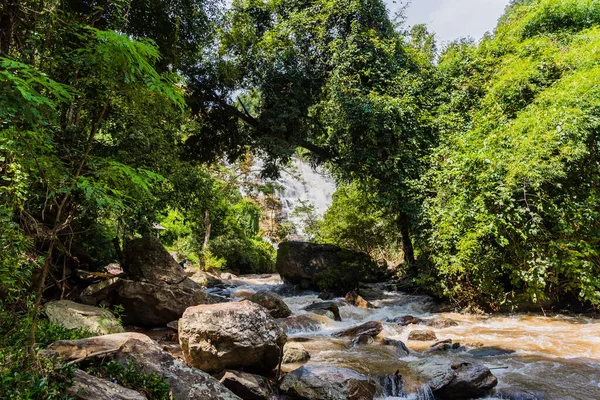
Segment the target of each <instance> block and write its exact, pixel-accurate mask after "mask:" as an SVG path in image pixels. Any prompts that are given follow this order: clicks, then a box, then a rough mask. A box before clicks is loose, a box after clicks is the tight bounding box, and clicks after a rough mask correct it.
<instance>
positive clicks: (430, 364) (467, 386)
mask: <svg viewBox="0 0 600 400" xmlns="http://www.w3.org/2000/svg"><path fill="white" fill-rule="evenodd" d="M408 367H409V368H410V369H411V370H412V372H413V373H414V374H416V375H417V376H419V377H421V378H425V379H426V381H427V384H428V385H429V387H430V388H431V390H432V392H433V393H434V394H435V395H436V397H439V398H440V399H444V400H446V399H448V400H453V399H469V398H473V397H480V396H483V395H485V394H487V393H489V392H490V390H491V389H493V388H494V387H495V386H496V385H497V384H498V380H497V379H496V377H495V376H494V375H493V374H492V373H491V371H490V370H489V368H487V367H486V366H484V365H483V364H471V363H456V364H452V363H451V362H450V361H449V360H446V359H441V358H428V359H425V360H420V361H415V362H410V363H408Z"/></svg>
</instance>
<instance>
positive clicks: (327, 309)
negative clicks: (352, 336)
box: [304, 301, 342, 321]
mask: <svg viewBox="0 0 600 400" xmlns="http://www.w3.org/2000/svg"><path fill="white" fill-rule="evenodd" d="M304 310H305V311H310V312H313V313H315V314H319V315H325V316H327V317H330V318H331V319H333V320H335V321H341V320H342V317H341V316H340V308H339V307H338V305H337V304H336V303H335V302H333V301H323V302H320V303H319V302H316V303H312V304H309V305H308V306H306V307H304Z"/></svg>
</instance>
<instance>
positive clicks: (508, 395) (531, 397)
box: [494, 388, 546, 400]
mask: <svg viewBox="0 0 600 400" xmlns="http://www.w3.org/2000/svg"><path fill="white" fill-rule="evenodd" d="M494 395H495V396H496V397H498V398H500V399H504V400H545V399H546V395H545V394H544V393H542V392H539V391H537V390H522V389H510V388H503V389H496V391H495V392H494Z"/></svg>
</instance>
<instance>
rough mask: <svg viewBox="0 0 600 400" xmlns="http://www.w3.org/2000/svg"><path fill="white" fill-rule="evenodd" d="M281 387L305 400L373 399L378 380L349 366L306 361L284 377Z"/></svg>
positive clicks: (291, 394)
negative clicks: (340, 366)
mask: <svg viewBox="0 0 600 400" xmlns="http://www.w3.org/2000/svg"><path fill="white" fill-rule="evenodd" d="M280 388H281V390H283V391H284V392H287V393H288V394H289V395H290V396H295V397H294V398H300V399H304V400H313V399H319V400H372V399H373V397H374V396H375V391H376V387H375V382H374V381H373V380H372V379H370V378H369V377H368V376H365V375H362V374H359V373H358V372H356V371H353V370H351V369H348V368H338V367H330V366H317V365H310V366H309V365H303V366H302V367H300V368H298V369H295V370H294V371H292V372H290V373H289V374H287V375H286V376H285V378H283V381H282V382H281V385H280Z"/></svg>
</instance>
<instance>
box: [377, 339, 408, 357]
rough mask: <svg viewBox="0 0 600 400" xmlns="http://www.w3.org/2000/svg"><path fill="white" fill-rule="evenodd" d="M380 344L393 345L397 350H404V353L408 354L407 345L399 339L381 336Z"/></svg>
mask: <svg viewBox="0 0 600 400" xmlns="http://www.w3.org/2000/svg"><path fill="white" fill-rule="evenodd" d="M381 344H382V345H384V346H394V347H395V348H396V349H397V350H400V351H402V352H404V355H406V356H407V355H409V354H410V350H408V347H406V345H405V344H404V342H403V341H401V340H395V339H390V338H383V339H382V340H381Z"/></svg>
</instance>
